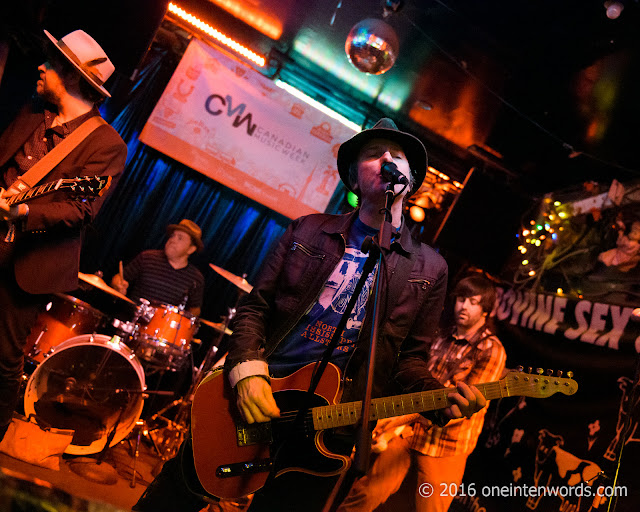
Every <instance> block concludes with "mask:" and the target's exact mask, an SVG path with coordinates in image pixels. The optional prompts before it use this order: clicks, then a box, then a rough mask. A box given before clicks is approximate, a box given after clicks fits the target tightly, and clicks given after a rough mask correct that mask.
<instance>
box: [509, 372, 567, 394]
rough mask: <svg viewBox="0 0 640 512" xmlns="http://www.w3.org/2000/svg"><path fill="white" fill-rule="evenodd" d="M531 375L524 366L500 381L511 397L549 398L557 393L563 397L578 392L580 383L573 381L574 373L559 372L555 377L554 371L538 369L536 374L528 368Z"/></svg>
mask: <svg viewBox="0 0 640 512" xmlns="http://www.w3.org/2000/svg"><path fill="white" fill-rule="evenodd" d="M528 370H529V373H526V372H525V371H524V368H523V367H522V366H519V367H518V368H517V371H511V372H509V373H508V374H507V375H506V377H504V378H503V379H501V380H500V382H501V383H503V384H505V385H506V387H507V390H508V392H509V395H510V396H529V397H533V398H547V397H549V396H551V395H554V394H555V393H562V394H563V395H573V394H575V393H576V391H578V383H577V382H576V381H575V380H573V372H567V373H566V377H563V376H562V375H563V374H564V372H562V371H561V370H559V371H558V372H556V374H555V375H554V372H553V370H547V371H546V372H545V371H544V370H543V369H542V368H537V369H536V373H532V371H531V370H532V369H531V368H528Z"/></svg>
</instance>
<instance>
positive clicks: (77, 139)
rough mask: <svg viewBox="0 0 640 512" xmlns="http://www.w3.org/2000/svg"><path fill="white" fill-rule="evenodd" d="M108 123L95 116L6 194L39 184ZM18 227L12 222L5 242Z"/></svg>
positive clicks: (55, 148)
mask: <svg viewBox="0 0 640 512" xmlns="http://www.w3.org/2000/svg"><path fill="white" fill-rule="evenodd" d="M103 124H107V122H106V121H105V120H104V119H102V118H101V117H100V116H93V117H90V118H89V119H87V120H86V121H85V122H84V123H82V124H81V125H80V126H78V127H77V128H76V129H75V130H73V131H72V132H71V133H70V134H69V135H68V136H67V137H65V138H64V139H63V140H62V141H60V143H59V144H58V145H57V146H56V147H54V148H53V149H52V150H51V151H49V152H48V153H47V154H46V155H44V156H43V157H42V158H41V159H40V160H38V161H37V162H36V163H35V164H34V165H33V167H31V169H29V170H28V171H27V172H25V173H24V174H23V175H22V176H18V178H17V179H16V180H15V181H14V182H13V183H12V184H11V186H10V187H9V188H8V189H7V192H6V193H5V194H4V195H5V196H13V195H16V194H19V193H21V192H24V191H25V190H28V189H30V188H32V187H34V186H35V185H37V184H38V182H39V181H41V180H42V178H44V177H45V176H46V175H47V174H49V173H50V172H51V170H52V169H53V168H54V167H55V166H56V165H58V164H59V163H60V162H62V160H64V159H65V158H66V156H67V155H68V154H69V153H71V151H73V149H74V148H75V147H76V146H78V144H80V143H81V142H82V141H83V140H84V139H86V138H87V136H88V135H89V134H90V133H91V132H93V131H94V130H95V129H96V128H98V127H99V126H102V125H103ZM15 233H16V227H15V224H14V223H12V222H10V223H9V229H8V231H7V234H6V236H5V238H4V240H5V242H13V240H14V238H15Z"/></svg>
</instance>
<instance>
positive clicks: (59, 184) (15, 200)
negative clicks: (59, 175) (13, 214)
mask: <svg viewBox="0 0 640 512" xmlns="http://www.w3.org/2000/svg"><path fill="white" fill-rule="evenodd" d="M64 181H65V180H63V179H60V180H57V181H52V182H51V183H45V184H44V185H38V186H37V187H33V188H30V189H29V190H25V191H24V192H20V193H19V194H16V195H14V196H11V197H9V198H8V199H6V201H7V204H8V205H13V204H20V203H26V202H27V201H29V200H30V199H35V198H36V197H40V196H43V195H45V194H50V193H51V192H55V191H56V190H60V189H61V188H65V185H64Z"/></svg>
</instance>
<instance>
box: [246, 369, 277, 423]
mask: <svg viewBox="0 0 640 512" xmlns="http://www.w3.org/2000/svg"><path fill="white" fill-rule="evenodd" d="M236 393H237V404H238V410H239V411H240V413H241V414H242V417H243V418H244V419H245V421H246V422H247V423H254V422H257V423H264V422H266V421H269V420H270V419H271V418H279V417H280V409H278V406H277V405H276V401H275V399H274V398H273V392H272V391H271V385H270V384H269V383H268V382H267V380H266V379H265V378H263V377H260V376H258V375H253V376H251V377H246V378H244V379H242V380H241V381H240V382H238V384H237V385H236Z"/></svg>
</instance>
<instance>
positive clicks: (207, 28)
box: [169, 3, 266, 67]
mask: <svg viewBox="0 0 640 512" xmlns="http://www.w3.org/2000/svg"><path fill="white" fill-rule="evenodd" d="M169 13H171V14H173V15H174V16H177V17H178V18H180V19H181V20H183V21H186V22H187V23H188V24H189V25H191V26H193V27H195V28H197V29H199V30H201V31H202V32H204V33H205V34H207V35H208V36H210V37H212V38H213V39H215V40H216V41H217V42H219V43H220V44H222V45H224V46H226V47H227V48H229V49H230V50H233V51H234V52H236V53H237V54H239V55H241V56H242V57H244V58H245V59H248V60H250V61H251V62H253V63H254V64H257V65H258V66H260V67H263V66H264V65H265V63H266V59H265V58H264V57H263V56H262V55H258V54H257V53H255V52H253V51H251V50H250V49H249V48H247V47H246V46H243V45H241V44H240V43H238V42H237V41H235V40H233V39H231V38H230V37H228V36H226V35H225V34H223V33H222V32H220V31H219V30H216V29H215V28H213V27H212V26H211V25H209V24H207V23H205V22H204V21H202V20H201V19H199V18H197V17H196V16H194V15H193V14H190V13H188V12H187V11H185V10H184V9H182V8H181V7H179V6H177V5H176V4H174V3H170V4H169Z"/></svg>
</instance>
